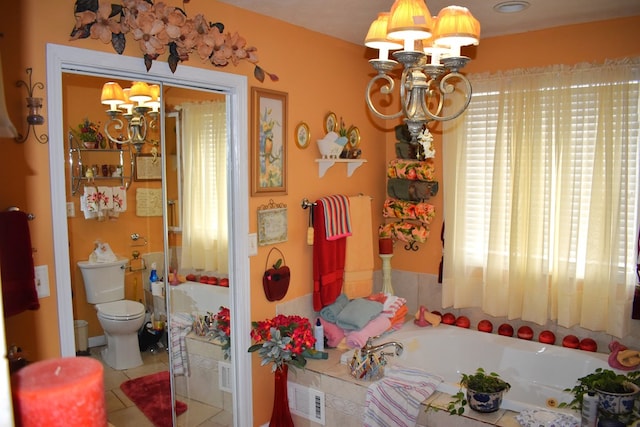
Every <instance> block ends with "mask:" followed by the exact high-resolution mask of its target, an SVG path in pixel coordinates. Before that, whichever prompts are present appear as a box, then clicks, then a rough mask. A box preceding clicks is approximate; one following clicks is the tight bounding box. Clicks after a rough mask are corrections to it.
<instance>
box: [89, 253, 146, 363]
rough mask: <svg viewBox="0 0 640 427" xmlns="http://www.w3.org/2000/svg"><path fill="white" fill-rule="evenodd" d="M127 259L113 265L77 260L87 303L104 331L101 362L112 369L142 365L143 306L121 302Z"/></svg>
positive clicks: (122, 300) (124, 300)
mask: <svg viewBox="0 0 640 427" xmlns="http://www.w3.org/2000/svg"><path fill="white" fill-rule="evenodd" d="M127 262H128V260H127V259H126V258H119V259H117V260H116V261H113V262H101V263H97V262H89V261H78V267H80V271H81V272H82V278H83V280H84V287H85V290H86V294H87V302H88V303H89V304H94V305H95V308H96V311H97V312H98V321H99V322H100V326H102V329H103V330H104V335H105V337H106V339H107V347H106V348H105V349H103V350H102V359H103V360H104V362H105V363H107V364H108V365H109V366H111V367H112V368H114V369H118V370H122V369H129V368H134V367H136V366H140V365H142V357H141V356H140V348H139V345H138V330H139V329H140V328H141V327H142V325H143V324H144V320H145V309H144V305H142V304H140V303H139V302H136V301H128V300H126V299H124V273H125V269H126V265H127Z"/></svg>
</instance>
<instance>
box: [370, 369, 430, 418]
mask: <svg viewBox="0 0 640 427" xmlns="http://www.w3.org/2000/svg"><path fill="white" fill-rule="evenodd" d="M441 382H442V378H441V377H439V376H437V375H432V374H428V373H426V372H424V371H422V370H420V369H413V368H404V367H397V366H390V367H387V368H386V369H385V375H384V378H382V379H380V380H378V381H376V382H374V383H373V384H371V385H370V386H369V388H368V389H367V397H366V401H365V402H366V403H365V404H366V409H365V412H364V426H365V427H413V426H415V425H416V421H417V419H418V414H419V412H420V405H421V403H422V402H423V401H424V400H425V399H426V398H428V397H429V396H431V394H433V392H434V391H435V390H436V388H437V387H438V385H439V384H440V383H441Z"/></svg>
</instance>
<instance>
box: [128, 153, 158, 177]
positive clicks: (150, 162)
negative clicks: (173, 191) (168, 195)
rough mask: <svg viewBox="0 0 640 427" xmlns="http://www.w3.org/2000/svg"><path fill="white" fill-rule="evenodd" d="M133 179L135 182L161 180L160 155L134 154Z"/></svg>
mask: <svg viewBox="0 0 640 427" xmlns="http://www.w3.org/2000/svg"><path fill="white" fill-rule="evenodd" d="M134 159H135V160H134V163H133V164H134V171H133V179H134V180H136V181H160V180H162V158H161V157H160V154H156V155H153V154H142V153H140V154H135V155H134Z"/></svg>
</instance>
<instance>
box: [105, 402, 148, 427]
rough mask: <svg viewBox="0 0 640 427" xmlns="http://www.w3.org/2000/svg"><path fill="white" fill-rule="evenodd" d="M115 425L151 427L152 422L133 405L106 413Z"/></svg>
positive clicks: (122, 426) (117, 426) (116, 426)
mask: <svg viewBox="0 0 640 427" xmlns="http://www.w3.org/2000/svg"><path fill="white" fill-rule="evenodd" d="M107 418H108V419H109V422H110V423H111V424H113V425H114V426H115V427H153V423H152V422H151V421H149V419H148V418H147V417H146V416H145V415H144V414H143V413H142V412H140V411H139V410H138V408H136V407H135V406H132V407H130V408H125V409H121V410H119V411H115V412H109V414H107Z"/></svg>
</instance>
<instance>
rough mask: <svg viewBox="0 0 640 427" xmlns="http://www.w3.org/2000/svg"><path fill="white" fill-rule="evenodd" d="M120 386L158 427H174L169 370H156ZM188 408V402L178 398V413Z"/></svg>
mask: <svg viewBox="0 0 640 427" xmlns="http://www.w3.org/2000/svg"><path fill="white" fill-rule="evenodd" d="M120 388H121V389H122V391H123V392H124V394H126V395H127V397H128V398H129V399H131V400H132V401H133V403H135V404H136V406H137V407H138V409H140V410H141V411H142V413H143V414H145V415H146V416H147V418H149V419H150V420H151V422H152V423H153V425H155V426H156V427H172V419H171V383H170V378H169V371H162V372H156V373H155V374H151V375H147V376H144V377H140V378H134V379H132V380H128V381H125V382H123V383H122V384H120ZM186 410H187V404H186V403H183V402H180V401H179V400H176V415H180V414H182V413H183V412H184V411H186Z"/></svg>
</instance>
